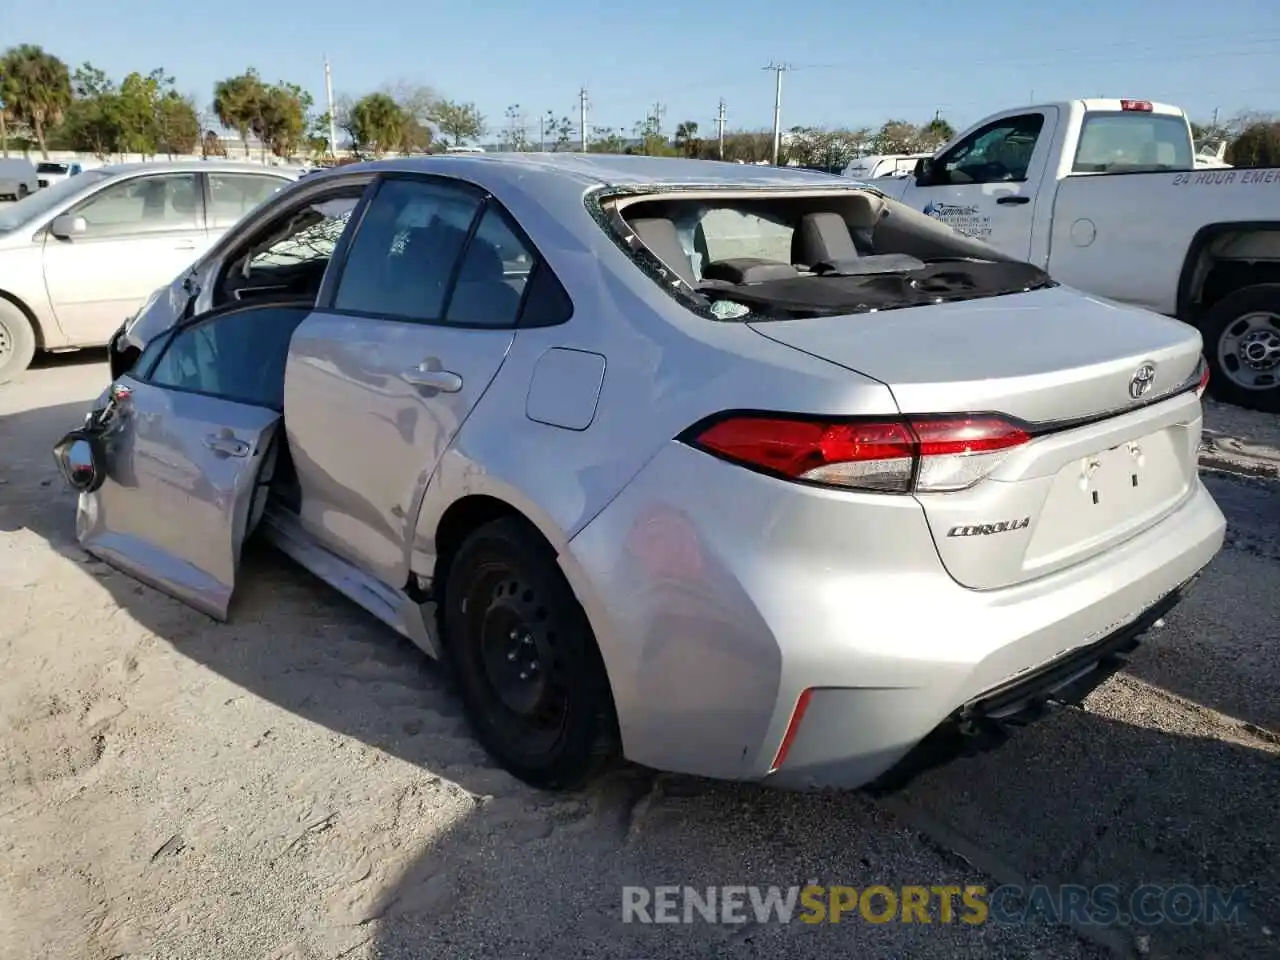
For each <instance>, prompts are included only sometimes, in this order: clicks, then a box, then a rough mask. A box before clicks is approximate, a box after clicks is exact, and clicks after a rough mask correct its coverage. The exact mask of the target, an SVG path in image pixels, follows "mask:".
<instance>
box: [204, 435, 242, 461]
mask: <svg viewBox="0 0 1280 960" xmlns="http://www.w3.org/2000/svg"><path fill="white" fill-rule="evenodd" d="M204 445H205V446H206V447H207V448H208V449H210V450H212V451H213V452H214V453H220V454H222V455H223V456H224V457H247V456H248V455H249V445H248V444H247V443H245V442H244V441H243V440H237V439H236V438H235V437H229V436H227V435H225V434H221V433H211V434H209V435H208V436H207V437H205V438H204Z"/></svg>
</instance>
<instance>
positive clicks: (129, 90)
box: [118, 72, 160, 156]
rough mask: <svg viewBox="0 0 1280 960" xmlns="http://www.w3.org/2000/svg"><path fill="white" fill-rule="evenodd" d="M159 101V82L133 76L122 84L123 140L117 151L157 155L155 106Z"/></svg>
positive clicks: (153, 79) (121, 116) (133, 74)
mask: <svg viewBox="0 0 1280 960" xmlns="http://www.w3.org/2000/svg"><path fill="white" fill-rule="evenodd" d="M159 98H160V79H159V78H158V77H156V76H154V75H152V76H146V77H144V76H143V75H142V74H140V73H136V72H135V73H131V74H129V75H128V76H127V77H125V78H124V80H122V81H121V82H120V94H119V103H120V107H119V110H120V139H119V141H118V148H119V150H120V151H121V152H125V153H141V154H142V155H143V156H150V155H154V154H155V153H156V150H157V147H156V103H157V101H158V100H159Z"/></svg>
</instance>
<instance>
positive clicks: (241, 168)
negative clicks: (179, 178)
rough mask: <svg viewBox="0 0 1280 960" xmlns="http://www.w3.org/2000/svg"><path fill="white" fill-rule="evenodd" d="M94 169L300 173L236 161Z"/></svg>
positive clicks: (117, 165)
mask: <svg viewBox="0 0 1280 960" xmlns="http://www.w3.org/2000/svg"><path fill="white" fill-rule="evenodd" d="M93 169H95V170H102V171H105V172H106V173H110V174H126V173H143V172H150V171H171V172H173V173H196V172H199V171H201V170H205V171H208V172H211V173H267V174H276V175H277V176H282V177H287V176H294V177H296V176H297V175H298V173H299V172H300V171H299V170H297V169H295V168H293V167H272V166H268V165H266V164H265V163H241V162H237V161H235V160H153V161H148V162H141V163H109V164H106V165H104V166H101V167H94V168H93Z"/></svg>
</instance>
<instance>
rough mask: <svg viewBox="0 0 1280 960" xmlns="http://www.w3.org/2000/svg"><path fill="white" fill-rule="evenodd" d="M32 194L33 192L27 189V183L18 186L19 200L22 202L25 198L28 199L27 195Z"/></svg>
mask: <svg viewBox="0 0 1280 960" xmlns="http://www.w3.org/2000/svg"><path fill="white" fill-rule="evenodd" d="M30 192H31V191H30V190H28V189H27V185H26V184H25V183H20V184H18V199H19V200H21V199H23V198H24V197H26V196H27V194H29V193H30Z"/></svg>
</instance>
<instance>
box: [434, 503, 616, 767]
mask: <svg viewBox="0 0 1280 960" xmlns="http://www.w3.org/2000/svg"><path fill="white" fill-rule="evenodd" d="M441 620H442V622H443V625H444V653H445V656H446V658H447V659H448V662H449V665H450V666H451V667H452V670H453V674H454V677H455V679H456V682H457V686H458V692H459V694H460V696H461V699H462V705H463V709H464V711H465V712H466V715H467V719H468V720H469V722H470V724H471V726H472V729H473V730H474V731H475V735H476V739H478V740H479V741H480V743H481V744H482V745H483V746H484V747H485V749H486V750H488V752H489V753H490V754H491V755H492V756H493V757H494V759H496V760H497V761H498V762H499V763H500V764H502V766H503V767H505V768H506V769H507V771H509V772H510V773H511V774H512V775H513V776H515V777H518V778H519V779H521V780H523V781H524V782H525V783H528V784H529V785H531V786H534V787H537V788H539V789H544V790H564V789H572V788H575V787H578V786H580V785H582V784H583V783H585V782H586V781H587V780H589V779H590V778H591V777H592V776H593V775H595V774H596V773H597V772H599V771H600V770H601V769H602V768H603V767H604V766H605V765H606V763H607V762H608V761H609V760H611V759H613V758H614V757H615V756H616V754H617V750H616V748H615V746H614V744H615V743H616V729H617V722H616V720H615V719H614V710H613V699H612V696H611V694H610V691H609V682H608V678H607V676H606V675H605V670H604V663H603V661H602V660H601V658H600V653H599V649H598V648H597V647H596V641H595V637H594V635H593V634H592V632H591V627H590V624H589V623H588V622H587V617H586V614H585V613H583V611H582V607H581V606H580V605H579V604H578V601H577V598H575V597H574V595H573V591H572V589H571V588H570V587H569V584H568V583H567V582H566V581H565V579H564V576H563V575H562V574H561V573H560V569H559V565H558V564H557V562H556V557H555V553H554V552H553V551H552V550H551V548H550V547H549V546H547V544H546V543H545V542H544V541H543V540H542V538H541V537H540V536H538V535H537V533H536V532H535V531H534V530H532V529H531V528H530V527H529V526H528V524H527V523H526V522H525V521H524V520H522V519H520V518H504V519H501V520H495V521H493V522H491V523H488V524H486V525H485V526H483V527H481V528H480V529H478V530H476V531H475V532H474V533H472V534H471V536H470V537H468V538H467V540H466V541H465V542H464V543H463V544H462V546H461V547H460V548H459V550H458V552H457V554H456V555H455V556H454V558H453V561H452V563H451V564H450V565H449V570H448V573H447V574H446V576H445V585H444V609H443V610H442V611H441Z"/></svg>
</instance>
